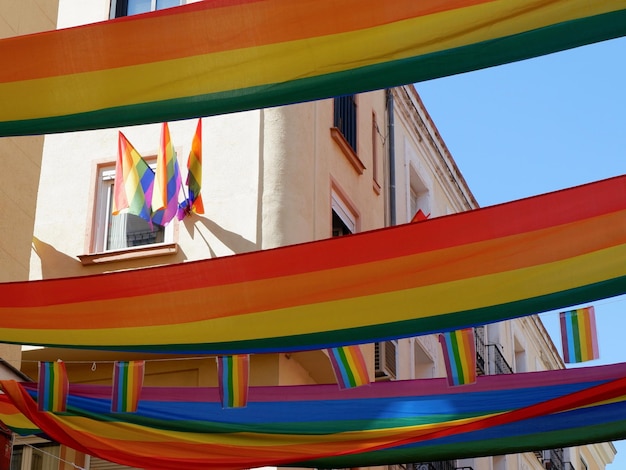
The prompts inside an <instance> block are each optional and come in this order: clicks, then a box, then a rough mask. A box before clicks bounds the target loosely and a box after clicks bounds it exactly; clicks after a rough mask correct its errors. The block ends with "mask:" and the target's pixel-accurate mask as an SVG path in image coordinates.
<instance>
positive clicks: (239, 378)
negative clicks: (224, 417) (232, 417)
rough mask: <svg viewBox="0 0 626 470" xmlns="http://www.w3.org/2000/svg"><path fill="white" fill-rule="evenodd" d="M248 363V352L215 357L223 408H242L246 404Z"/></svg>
mask: <svg viewBox="0 0 626 470" xmlns="http://www.w3.org/2000/svg"><path fill="white" fill-rule="evenodd" d="M249 365H250V356H249V355H248V354H237V355H234V356H218V357H217V375H218V380H219V387H220V399H221V401H222V407H223V408H242V407H244V406H246V405H247V404H248V378H249Z"/></svg>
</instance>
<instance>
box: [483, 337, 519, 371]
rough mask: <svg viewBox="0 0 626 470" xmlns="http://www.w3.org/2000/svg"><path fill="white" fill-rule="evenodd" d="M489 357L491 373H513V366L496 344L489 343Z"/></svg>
mask: <svg viewBox="0 0 626 470" xmlns="http://www.w3.org/2000/svg"><path fill="white" fill-rule="evenodd" d="M486 348H487V359H488V363H489V373H490V374H492V375H499V374H512V373H513V368H512V367H511V366H510V365H509V363H508V362H506V359H505V358H504V356H503V355H502V352H500V348H499V347H498V345H496V344H487V345H486Z"/></svg>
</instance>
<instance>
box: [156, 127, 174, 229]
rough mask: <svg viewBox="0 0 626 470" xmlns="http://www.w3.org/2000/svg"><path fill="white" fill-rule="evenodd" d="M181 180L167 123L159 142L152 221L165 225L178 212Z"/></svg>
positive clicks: (162, 128)
mask: <svg viewBox="0 0 626 470" xmlns="http://www.w3.org/2000/svg"><path fill="white" fill-rule="evenodd" d="M180 186H181V178H180V169H179V167H178V160H177V159H176V151H175V150H174V145H173V144H172V139H171V138H170V129H169V126H168V125H167V122H164V123H163V124H162V127H161V142H160V145H159V152H158V154H157V163H156V171H155V175H154V189H153V191H152V221H153V222H154V223H155V224H158V225H167V224H168V223H170V222H171V220H172V219H173V218H174V217H175V216H176V213H177V212H178V195H179V194H180Z"/></svg>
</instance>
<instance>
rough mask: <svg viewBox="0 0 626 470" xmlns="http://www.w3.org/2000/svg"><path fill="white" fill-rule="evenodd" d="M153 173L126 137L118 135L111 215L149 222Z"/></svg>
mask: <svg viewBox="0 0 626 470" xmlns="http://www.w3.org/2000/svg"><path fill="white" fill-rule="evenodd" d="M153 185H154V172H153V171H152V168H150V166H149V165H148V164H147V163H146V161H145V160H144V159H143V157H142V156H141V155H140V154H139V152H137V150H135V147H133V145H132V144H131V143H130V142H129V141H128V139H127V138H126V136H125V135H124V134H122V133H121V132H120V133H119V141H118V153H117V162H116V163H115V189H114V195H113V210H112V213H113V215H117V214H120V213H124V212H126V213H129V214H134V215H137V216H139V217H141V218H142V219H145V220H147V221H148V222H151V209H150V201H151V200H152V188H153Z"/></svg>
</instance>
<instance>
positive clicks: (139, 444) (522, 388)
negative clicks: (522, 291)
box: [0, 364, 626, 470]
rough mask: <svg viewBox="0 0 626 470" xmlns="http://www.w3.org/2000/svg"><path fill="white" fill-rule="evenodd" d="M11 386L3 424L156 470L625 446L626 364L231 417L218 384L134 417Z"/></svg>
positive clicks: (399, 387)
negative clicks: (61, 409) (49, 399)
mask: <svg viewBox="0 0 626 470" xmlns="http://www.w3.org/2000/svg"><path fill="white" fill-rule="evenodd" d="M0 386H1V387H2V389H3V390H4V392H5V393H6V395H0V419H1V420H2V421H3V422H4V423H6V424H7V425H8V426H9V427H11V428H12V429H13V430H15V431H20V432H22V433H25V432H26V433H40V432H44V433H45V434H46V435H47V436H49V437H50V439H53V440H55V441H57V442H59V443H61V444H64V445H66V446H68V447H71V448H73V449H76V450H79V451H81V452H85V453H87V454H90V455H94V456H97V457H100V458H102V459H106V460H109V461H112V462H116V463H119V464H121V465H127V466H130V467H135V468H150V469H157V470H169V469H181V468H184V469H190V470H191V469H193V470H195V469H211V468H213V469H222V470H223V469H241V468H253V467H260V466H291V467H303V466H305V467H316V468H348V467H367V466H371V465H389V464H393V463H394V462H422V461H437V460H453V459H461V458H470V457H475V456H484V455H495V454H500V453H517V452H523V451H528V450H532V449H542V448H559V447H569V446H571V445H580V444H584V443H594V442H606V441H611V440H616V439H624V438H625V437H626V395H625V390H626V364H616V365H611V366H598V367H587V368H575V369H562V370H556V371H547V372H529V373H518V374H509V375H494V376H481V377H478V378H477V381H476V383H474V384H471V385H467V386H465V387H463V388H458V387H449V386H448V385H447V382H446V380H445V378H441V379H422V380H401V381H390V382H375V383H372V384H370V386H368V387H358V388H353V389H349V390H339V389H338V387H337V385H336V384H328V385H305V386H278V387H251V388H250V396H249V401H248V406H247V407H246V408H239V409H236V410H232V409H223V408H222V403H221V400H220V397H219V392H218V390H217V387H212V388H195V387H181V388H168V387H145V388H144V389H143V393H142V397H141V404H142V406H140V408H139V410H138V411H137V413H134V414H116V413H111V411H110V409H111V402H110V396H111V388H110V387H107V386H95V385H78V384H77V385H74V384H72V385H71V386H70V395H69V398H68V412H67V413H64V414H53V413H38V412H37V403H36V402H35V399H36V397H37V391H36V387H34V386H32V385H30V384H20V383H17V382H14V381H2V382H0ZM19 413H21V414H22V415H23V418H22V419H19V416H20V414H19ZM28 420H30V422H32V426H34V429H24V426H25V425H26V426H27V425H28V424H27V423H28V422H29V421H28Z"/></svg>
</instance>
